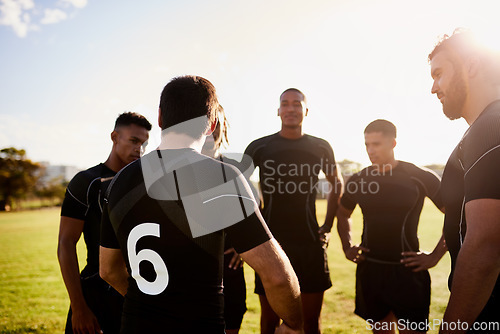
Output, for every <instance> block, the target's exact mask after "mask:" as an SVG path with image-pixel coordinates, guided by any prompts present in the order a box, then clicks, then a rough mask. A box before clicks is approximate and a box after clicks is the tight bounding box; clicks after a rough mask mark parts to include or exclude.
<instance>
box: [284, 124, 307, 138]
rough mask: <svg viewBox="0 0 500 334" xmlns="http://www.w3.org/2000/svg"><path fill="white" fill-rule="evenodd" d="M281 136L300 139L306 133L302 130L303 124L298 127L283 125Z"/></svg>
mask: <svg viewBox="0 0 500 334" xmlns="http://www.w3.org/2000/svg"><path fill="white" fill-rule="evenodd" d="M279 134H280V136H281V137H283V138H287V139H299V138H301V137H302V136H303V135H304V133H303V132H302V126H297V127H286V126H281V131H280V132H279Z"/></svg>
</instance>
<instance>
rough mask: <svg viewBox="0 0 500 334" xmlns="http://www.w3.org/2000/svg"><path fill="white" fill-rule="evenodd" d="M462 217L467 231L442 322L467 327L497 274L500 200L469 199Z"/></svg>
mask: <svg viewBox="0 0 500 334" xmlns="http://www.w3.org/2000/svg"><path fill="white" fill-rule="evenodd" d="M465 216H466V221H467V234H466V236H465V239H464V242H463V244H462V248H461V249H460V252H459V254H458V258H457V264H456V267H455V272H454V275H453V283H452V287H451V295H450V300H449V302H448V306H447V308H446V312H445V314H444V318H443V321H444V322H447V323H453V322H455V323H457V322H458V320H460V321H461V322H467V323H468V324H469V325H470V326H471V325H472V323H473V322H474V321H475V320H476V318H477V316H478V315H479V314H480V313H481V311H482V309H483V308H484V306H485V305H486V302H487V301H488V299H489V298H490V296H491V293H492V291H493V288H494V286H495V283H496V281H497V279H498V275H499V273H500V200H496V199H477V200H472V201H470V202H468V203H467V204H466V205H465ZM470 326H469V327H470ZM464 332H465V331H458V330H455V331H453V333H464ZM441 333H451V331H445V330H442V331H441Z"/></svg>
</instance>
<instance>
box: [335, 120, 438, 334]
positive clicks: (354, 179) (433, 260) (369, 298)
mask: <svg viewBox="0 0 500 334" xmlns="http://www.w3.org/2000/svg"><path fill="white" fill-rule="evenodd" d="M365 145H366V151H367V153H368V156H369V158H370V161H371V162H372V165H371V166H370V167H367V168H365V169H363V170H362V171H360V172H359V173H357V174H354V175H353V176H351V177H350V178H349V180H348V181H347V183H346V186H345V192H344V194H343V196H342V198H341V200H340V206H339V210H338V211H337V218H338V226H337V228H338V233H339V236H340V239H341V241H342V248H343V250H344V253H345V256H346V258H347V259H349V260H351V261H353V262H354V263H357V264H358V266H357V268H356V309H355V311H354V312H355V313H356V314H357V315H359V316H360V317H362V318H363V319H365V320H366V321H367V325H369V326H370V327H371V329H372V330H373V332H374V333H380V332H384V333H395V332H396V329H399V331H400V332H401V333H411V332H426V331H427V324H428V317H429V305H430V292H431V291H430V289H431V282H430V276H429V273H428V271H427V269H428V268H431V267H433V266H435V265H436V264H437V263H438V261H439V260H440V259H441V257H442V256H443V255H444V253H445V252H446V246H445V243H444V238H443V237H441V239H440V240H439V242H438V244H437V246H436V248H435V249H434V251H433V252H432V253H431V254H427V253H422V252H420V250H419V242H418V237H417V228H418V222H419V216H420V212H421V211H422V206H423V204H424V199H425V197H429V198H430V199H431V200H432V201H433V202H434V204H435V205H436V207H438V208H442V203H441V199H440V196H439V187H440V180H439V178H438V176H437V175H436V174H435V173H433V172H431V171H429V170H424V169H422V168H419V167H417V166H415V165H413V164H411V163H408V162H405V161H399V160H396V159H395V158H394V147H395V146H396V127H395V126H394V124H392V123H391V122H389V121H386V120H381V119H379V120H375V121H373V122H371V123H370V124H369V125H368V126H367V127H366V129H365ZM356 205H359V206H360V207H361V210H362V212H363V235H362V242H361V245H354V244H353V243H352V241H351V234H350V231H351V228H350V224H351V223H350V217H351V214H352V212H353V210H354V208H355V207H356ZM396 320H398V321H397V323H396ZM398 325H399V326H398ZM414 329H417V330H416V331H415V330H414Z"/></svg>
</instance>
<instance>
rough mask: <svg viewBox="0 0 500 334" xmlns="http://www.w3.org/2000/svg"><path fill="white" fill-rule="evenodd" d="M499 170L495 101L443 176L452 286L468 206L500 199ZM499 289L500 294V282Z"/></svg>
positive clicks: (499, 117)
mask: <svg viewBox="0 0 500 334" xmlns="http://www.w3.org/2000/svg"><path fill="white" fill-rule="evenodd" d="M499 167H500V101H495V102H493V103H491V104H490V105H489V106H488V107H486V109H485V110H484V111H483V112H482V113H481V115H479V117H478V118H477V119H476V121H475V122H474V123H472V125H471V126H470V127H469V129H468V130H467V132H466V133H465V135H464V136H463V138H462V140H460V143H459V144H458V146H457V147H456V148H455V150H454V151H453V153H452V154H451V156H450V158H449V160H448V163H447V164H446V167H445V170H444V174H443V182H442V195H443V200H444V205H445V208H446V214H445V221H444V233H445V239H446V244H447V245H448V250H449V251H450V256H451V266H452V271H451V274H450V279H449V286H450V287H451V282H452V276H453V271H454V269H455V265H456V261H457V256H458V253H459V251H460V247H461V245H462V242H463V239H464V238H465V234H466V231H467V221H466V219H465V204H466V203H467V202H469V201H472V200H475V199H482V198H490V199H500V177H499V174H498V171H499ZM495 290H496V291H498V292H500V279H499V280H497V283H496V288H495ZM498 292H497V293H498Z"/></svg>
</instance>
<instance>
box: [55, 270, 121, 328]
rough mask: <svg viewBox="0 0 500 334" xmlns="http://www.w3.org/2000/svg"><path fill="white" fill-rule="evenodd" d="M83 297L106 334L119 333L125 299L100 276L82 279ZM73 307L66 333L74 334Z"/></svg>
mask: <svg viewBox="0 0 500 334" xmlns="http://www.w3.org/2000/svg"><path fill="white" fill-rule="evenodd" d="M80 281H81V283H82V290H83V296H84V297H85V301H86V302H87V305H88V306H89V308H90V309H91V310H92V312H93V313H94V315H95V316H96V318H97V321H98V322H99V326H100V327H101V330H102V331H103V332H104V333H119V332H120V324H121V318H122V308H123V297H122V295H120V294H119V293H118V292H117V291H116V290H115V289H113V288H112V287H111V286H110V285H109V284H108V283H106V281H104V280H103V279H102V278H101V277H100V276H99V274H94V275H92V276H89V277H86V278H81V279H80ZM72 314H73V313H72V311H71V307H70V309H69V312H68V319H67V320H66V329H65V333H66V334H68V333H73V327H72V323H71V316H72Z"/></svg>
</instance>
